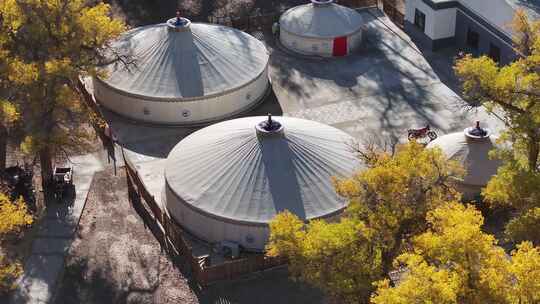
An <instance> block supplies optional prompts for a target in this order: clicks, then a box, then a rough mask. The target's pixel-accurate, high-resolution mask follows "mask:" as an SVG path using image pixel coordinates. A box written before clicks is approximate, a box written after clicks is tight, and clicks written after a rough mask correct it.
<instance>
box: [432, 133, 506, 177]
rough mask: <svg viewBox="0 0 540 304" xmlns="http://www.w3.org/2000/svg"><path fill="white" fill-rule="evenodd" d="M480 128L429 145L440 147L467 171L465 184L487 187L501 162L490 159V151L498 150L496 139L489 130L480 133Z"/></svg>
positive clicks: (442, 138) (453, 134)
mask: <svg viewBox="0 0 540 304" xmlns="http://www.w3.org/2000/svg"><path fill="white" fill-rule="evenodd" d="M478 130H479V129H478V127H475V128H467V129H465V131H464V132H457V133H451V134H447V135H444V136H441V137H439V138H437V139H435V140H434V141H432V142H431V143H429V144H428V145H427V147H428V148H432V147H439V148H440V149H441V150H442V151H443V152H444V154H445V155H446V156H447V157H448V159H451V160H455V161H458V162H459V163H461V164H462V165H463V167H464V169H465V177H464V180H463V184H465V185H470V186H485V185H486V184H487V183H488V181H489V180H490V179H491V177H492V176H493V175H495V174H496V173H497V169H498V168H499V166H500V165H501V161H500V160H496V159H490V158H489V151H491V150H493V149H495V148H496V145H497V144H496V139H497V138H496V137H495V136H493V135H491V134H490V131H489V130H488V129H480V130H483V131H485V132H487V133H482V132H480V133H478V132H476V131H478Z"/></svg>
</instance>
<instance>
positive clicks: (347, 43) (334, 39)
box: [279, 0, 363, 56]
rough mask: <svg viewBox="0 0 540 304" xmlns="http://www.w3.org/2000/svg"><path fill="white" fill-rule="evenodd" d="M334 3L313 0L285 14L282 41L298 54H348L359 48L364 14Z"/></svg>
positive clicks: (281, 27) (281, 29) (328, 0)
mask: <svg viewBox="0 0 540 304" xmlns="http://www.w3.org/2000/svg"><path fill="white" fill-rule="evenodd" d="M333 2H334V1H333V0H311V3H309V4H305V5H300V6H296V7H293V8H291V9H289V10H287V11H286V12H285V13H283V15H282V16H281V18H280V19H279V24H280V36H279V39H280V42H281V44H282V45H283V46H285V47H286V48H288V49H290V50H292V51H294V52H297V53H301V54H306V55H318V56H345V55H347V54H349V53H351V52H353V51H354V50H355V49H356V48H358V46H359V45H360V44H361V42H362V25H363V20H362V16H361V15H360V14H359V13H357V12H356V11H355V10H353V9H350V8H347V7H344V6H341V5H338V4H335V3H333Z"/></svg>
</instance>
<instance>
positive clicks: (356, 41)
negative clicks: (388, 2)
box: [279, 30, 362, 57]
mask: <svg viewBox="0 0 540 304" xmlns="http://www.w3.org/2000/svg"><path fill="white" fill-rule="evenodd" d="M279 40H280V42H281V44H282V45H283V46H285V47H286V48H288V49H290V50H292V51H295V52H297V53H300V54H305V55H317V56H324V57H331V56H332V55H333V51H334V38H326V39H324V38H309V37H302V36H298V35H295V34H292V33H289V32H287V31H284V30H281V31H280V34H279ZM361 42H362V30H359V31H357V32H355V33H353V34H351V35H349V36H348V37H347V53H348V54H350V53H351V52H352V51H354V50H356V49H357V48H358V47H359V46H360V44H361Z"/></svg>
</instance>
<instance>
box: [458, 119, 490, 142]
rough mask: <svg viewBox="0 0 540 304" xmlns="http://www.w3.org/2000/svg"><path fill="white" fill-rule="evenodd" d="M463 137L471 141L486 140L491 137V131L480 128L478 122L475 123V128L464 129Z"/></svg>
mask: <svg viewBox="0 0 540 304" xmlns="http://www.w3.org/2000/svg"><path fill="white" fill-rule="evenodd" d="M464 132H465V136H467V137H468V138H473V139H483V138H488V137H489V136H490V135H491V131H490V130H489V129H486V128H482V127H480V122H479V121H477V122H476V127H469V128H467V129H465V131H464Z"/></svg>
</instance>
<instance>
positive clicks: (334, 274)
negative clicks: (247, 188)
mask: <svg viewBox="0 0 540 304" xmlns="http://www.w3.org/2000/svg"><path fill="white" fill-rule="evenodd" d="M362 155H364V156H367V157H365V158H364V160H365V161H366V163H367V165H368V169H367V170H364V171H361V172H358V173H357V174H355V175H354V176H353V177H351V178H348V179H343V180H336V181H335V183H336V189H337V191H338V193H340V194H341V195H343V196H345V197H346V198H347V199H349V200H350V205H349V207H348V208H347V210H346V212H345V214H344V215H343V216H342V218H341V220H340V221H339V222H325V221H322V220H317V221H313V222H310V223H308V224H304V223H303V222H302V221H300V220H299V219H298V218H297V217H296V216H294V215H292V214H290V213H288V212H286V213H283V214H279V215H278V216H276V218H275V219H274V220H273V221H272V222H271V224H270V240H269V245H268V248H267V249H268V252H269V254H271V255H282V256H286V257H288V258H289V265H290V266H289V267H290V269H291V272H292V273H293V274H294V275H295V276H296V277H298V278H300V279H302V280H303V281H305V282H307V283H309V284H311V285H314V286H316V287H318V288H320V289H322V290H323V291H325V292H326V294H328V295H329V296H331V297H332V298H334V299H337V300H338V301H340V302H348V303H358V302H361V303H366V302H367V301H369V296H370V293H371V291H372V290H373V288H374V286H373V282H375V281H377V280H379V279H381V278H383V277H384V276H386V275H387V274H388V272H389V271H390V270H391V268H392V262H393V260H394V258H395V257H396V256H397V255H398V254H399V253H400V252H401V251H402V250H403V248H405V247H406V245H407V243H408V239H409V238H410V237H411V236H413V235H415V234H418V233H420V232H422V231H423V230H425V224H426V221H425V218H426V214H427V212H428V211H429V210H433V209H434V208H436V207H437V206H439V205H441V204H442V202H444V201H445V200H449V199H450V200H451V199H457V198H459V195H458V194H457V192H456V191H455V190H454V188H453V183H454V180H455V178H457V177H460V176H461V175H462V173H463V172H462V169H461V168H460V167H459V165H458V164H456V163H454V162H449V161H447V160H446V158H445V157H444V156H443V154H442V152H441V151H440V150H438V149H423V148H422V147H421V146H420V145H418V144H416V143H411V144H408V145H405V146H403V147H400V148H398V149H397V152H396V154H395V155H390V154H388V153H386V152H381V151H375V150H371V151H363V153H362Z"/></svg>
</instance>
